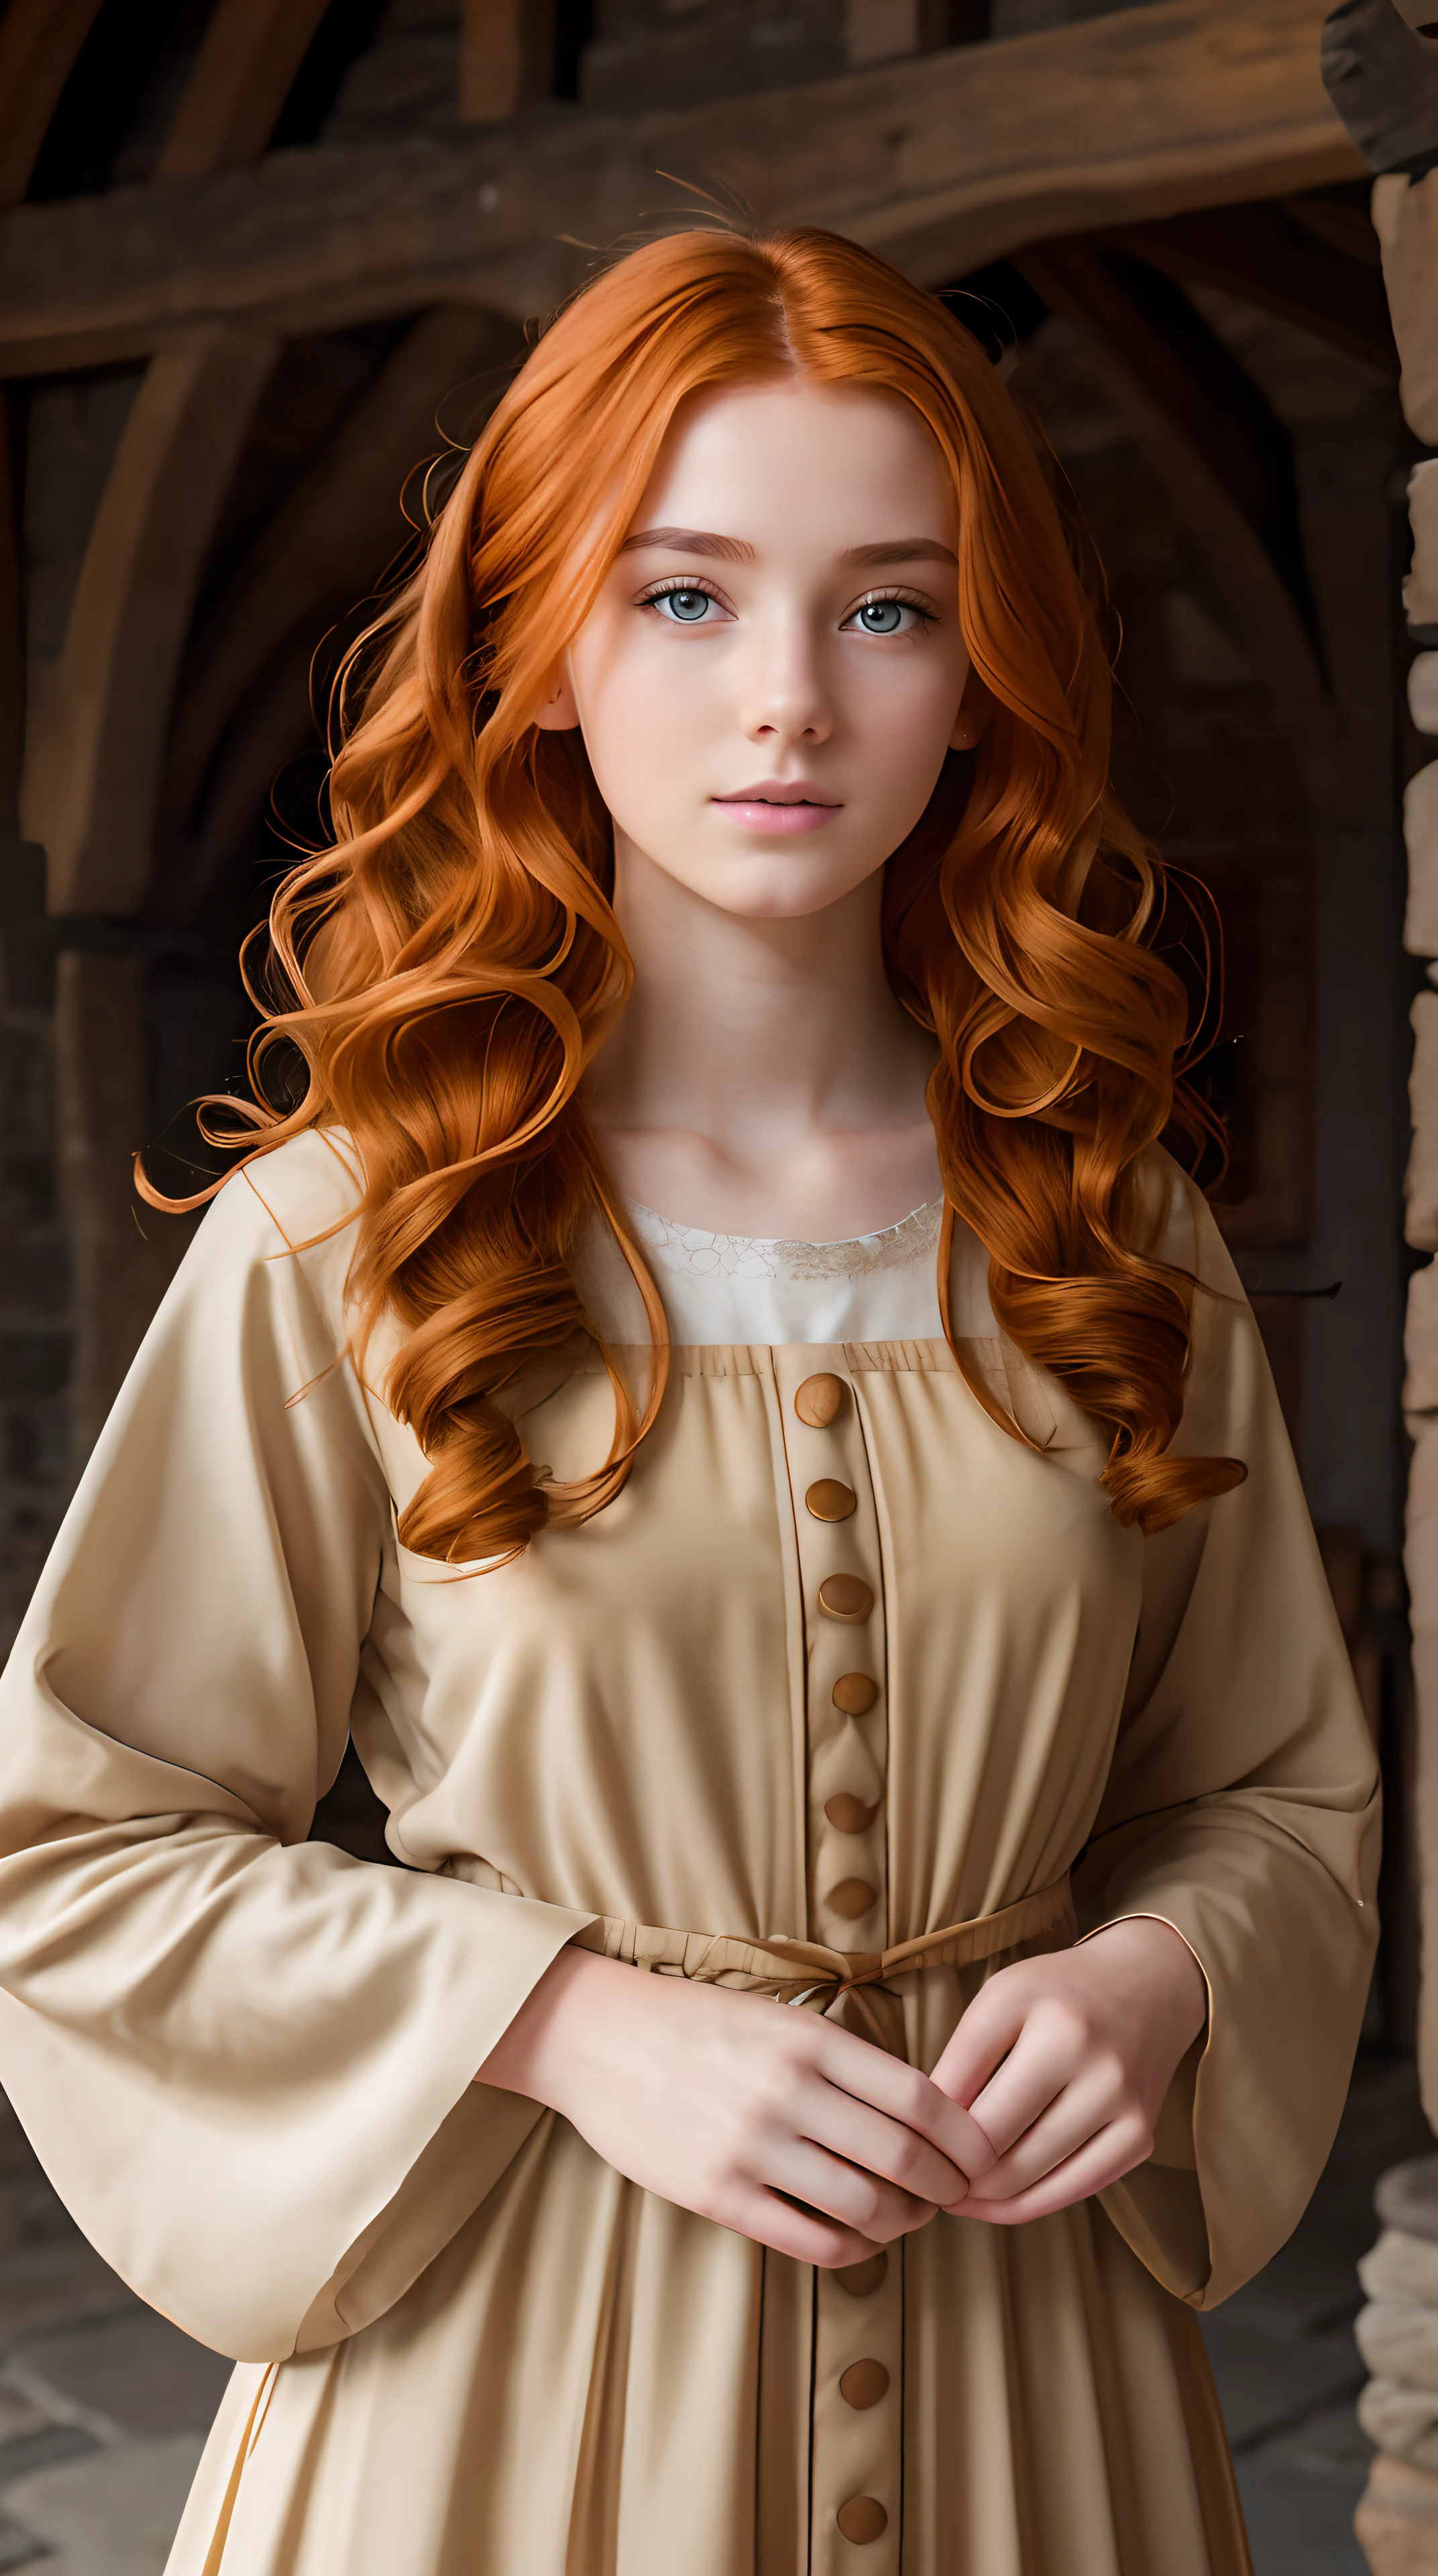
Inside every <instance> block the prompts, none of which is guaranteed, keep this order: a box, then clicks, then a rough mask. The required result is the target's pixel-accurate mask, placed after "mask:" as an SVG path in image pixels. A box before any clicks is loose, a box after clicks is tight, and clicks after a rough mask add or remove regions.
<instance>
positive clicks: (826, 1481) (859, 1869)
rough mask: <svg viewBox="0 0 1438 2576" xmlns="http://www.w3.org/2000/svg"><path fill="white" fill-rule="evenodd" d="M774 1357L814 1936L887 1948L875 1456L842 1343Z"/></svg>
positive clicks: (846, 1945) (854, 1946) (845, 1945)
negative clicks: (797, 1629)
mask: <svg viewBox="0 0 1438 2576" xmlns="http://www.w3.org/2000/svg"><path fill="white" fill-rule="evenodd" d="M774 1357H775V1374H776V1378H777V1380H778V1394H779V1401H780V1408H781V1413H782V1418H783V1423H784V1442H785V1449H786V1454H787V1457H788V1462H789V1477H790V1486H791V1490H792V1493H793V1497H794V1520H795V1526H796V1533H797V1537H798V1546H799V1567H800V1574H801V1578H802V1581H803V1587H804V1613H805V1627H806V1637H805V1651H806V1657H807V1677H808V1709H807V1718H808V1734H809V1891H808V1893H809V1934H810V1938H811V1939H814V1940H818V1941H823V1942H826V1943H827V1944H828V1945H829V1946H830V1947H831V1948H833V1949H840V1950H881V1949H882V1948H883V1946H884V1943H885V1941H886V1939H887V1937H888V1872H887V1858H886V1841H887V1837H886V1835H885V1831H884V1778H885V1771H886V1768H887V1754H888V1728H887V1722H886V1717H885V1699H884V1688H883V1683H884V1645H883V1603H882V1597H881V1574H880V1559H879V1528H878V1517H877V1514H876V1512H875V1509H874V1495H873V1484H872V1480H871V1477H870V1474H869V1462H868V1456H867V1452H866V1450H865V1447H864V1437H863V1430H862V1427H861V1424H860V1421H859V1411H858V1406H857V1404H856V1403H855V1400H854V1391H853V1387H852V1385H851V1383H850V1380H849V1374H848V1371H847V1368H846V1367H845V1364H844V1355H843V1351H842V1348H838V1349H825V1348H823V1347H820V1348H817V1349H814V1348H811V1349H807V1350H801V1349H794V1348H789V1349H781V1350H777V1351H776V1352H775V1355H774ZM841 1801H842V1802H845V1803H844V1804H843V1805H840V1804H839V1802H841ZM835 1807H837V1808H838V1820H836V1816H835V1814H834V1813H833V1812H831V1809H832V1808H835ZM860 1809H862V1810H863V1812H864V1816H865V1822H864V1823H863V1824H862V1825H859V1824H858V1823H857V1816H858V1811H859V1810H860Z"/></svg>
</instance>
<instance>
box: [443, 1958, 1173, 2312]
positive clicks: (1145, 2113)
mask: <svg viewBox="0 0 1438 2576" xmlns="http://www.w3.org/2000/svg"><path fill="white" fill-rule="evenodd" d="M1206 2004H1207V1996H1206V1989H1205V1986H1204V1981H1203V1976H1202V1973H1201V1971H1200V1970H1199V1968H1198V1965H1197V1963H1196V1961H1195V1959H1194V1957H1193V1954H1192V1952H1191V1951H1190V1950H1189V1948H1188V1946H1187V1944H1186V1943H1185V1942H1184V1941H1182V1940H1180V1938H1179V1936H1178V1934H1177V1933H1176V1932H1174V1931H1172V1930H1171V1929H1170V1927H1169V1926H1168V1925H1167V1924H1166V1923H1161V1922H1158V1921H1157V1920H1155V1919H1153V1918H1151V1917H1148V1916H1139V1917H1136V1918H1133V1919H1130V1920H1128V1921H1125V1922H1123V1923H1116V1924H1111V1925H1110V1926H1108V1927H1107V1929H1106V1930H1104V1931H1102V1932H1100V1933H1098V1934H1096V1935H1095V1936H1094V1937H1093V1938H1092V1939H1091V1940H1089V1941H1087V1942H1085V1943H1084V1944H1083V1945H1082V1946H1081V1947H1080V1948H1078V1949H1076V1950H1070V1951H1065V1952H1061V1953H1058V1954H1056V1955H1051V1956H1046V1957H1042V1958H1037V1959H1026V1960H1023V1961H1020V1962H1018V1963H1017V1964H1016V1965H1015V1966H1013V1967H1011V1968H1003V1969H1000V1971H999V1972H998V1974H997V1975H995V1976H994V1977H991V1978H990V1980H989V1981H988V1983H987V1984H986V1985H985V1986H984V1987H982V1988H981V1990H980V1992H979V1994H978V1995H977V1996H976V1997H975V1999H974V2001H973V2003H972V2004H970V2006H969V2008H968V2011H967V2012H966V2013H965V2015H964V2018H963V2020H962V2022H961V2023H960V2025H959V2027H958V2029H957V2031H956V2032H955V2033H954V2036H953V2038H952V2040H951V2041H950V2042H949V2045H948V2047H947V2048H946V2049H945V2051H944V2054H943V2056H942V2057H941V2058H940V2060H939V2063H938V2065H937V2066H936V2067H935V2068H934V2071H933V2074H932V2076H927V2075H923V2074H921V2073H920V2072H919V2071H918V2069H917V2068H915V2067H912V2066H907V2065H905V2064H904V2063H903V2062H902V2061H901V2060H900V2059H898V2058H894V2057H890V2056H888V2055H886V2053H885V2052H884V2050H882V2049H880V2048H876V2047H874V2046H872V2045H871V2044H870V2042H869V2041H867V2040H863V2039H857V2038H855V2037H854V2036H853V2035H852V2033H850V2032H848V2031H845V2030H840V2029H839V2028H838V2027H837V2026H836V2025H835V2024H834V2023H832V2022H829V2021H826V2020H824V2019H823V2018H822V2017H821V2016H820V2015H819V2014H817V2013H811V2012H806V2011H802V2010H800V2011H795V2010H792V2009H789V2008H787V2007H784V2006H780V2005H775V2004H770V2003H767V2002H762V2001H760V2000H759V1999H758V1998H756V1997H754V1996H752V1995H744V1994H734V1993H731V1992H729V1991H727V1990H726V1989H724V1988H721V1987H717V1986H704V1985H698V1984H690V1983H686V1981H685V1980H684V1979H682V1978H677V1977H674V1978H671V1977H662V1976H643V1975H639V1974H636V1972H635V1970H634V1969H633V1968H630V1967H626V1966H622V1965H621V1964H620V1963H619V1962H617V1961H615V1960H610V1959H601V1958H598V1957H596V1956H595V1955H593V1954H592V1953H590V1952H588V1951H582V1950H572V1949H570V1950H565V1951H563V1952H562V1953H561V1955H560V1957H559V1958H558V1959H556V1960H555V1961H554V1963H553V1965H552V1966H551V1967H550V1968H549V1969H548V1970H547V1971H546V1974H545V1976H544V1977H543V1978H542V1979H541V1980H540V1983H539V1985H538V1986H537V1987H536V1988H535V1990H534V1992H533V1994H532V1995H531V1996H530V1998H529V2000H528V2002H527V2003H526V2004H525V2005H524V2006H523V2007H522V2009H521V2011H520V2012H519V2014H518V2015H517V2016H516V2018H515V2020H514V2021H513V2022H512V2023H511V2024H510V2027H509V2029H508V2030H507V2031H506V2032H505V2034H504V2037H503V2038H502V2039H501V2041H500V2042H499V2045H498V2047H497V2048H496V2049H495V2050H494V2051H493V2053H492V2054H491V2056H490V2057H489V2058H487V2059H486V2061H485V2064H484V2065H483V2066H482V2067H481V2069H480V2072H479V2078H478V2080H479V2081H480V2082H481V2083H485V2084H493V2085H497V2086H499V2087H501V2088H502V2089H504V2090H506V2091H509V2092H516V2093H525V2094H528V2095H529V2096H530V2097H531V2098H532V2099H533V2100H535V2101H540V2102H544V2103H547V2104H549V2105H550V2106H551V2107H552V2108H553V2109H555V2110H557V2111H559V2112H560V2113H561V2114H562V2115H563V2117H564V2118H565V2119H567V2120H568V2121H569V2122H570V2123H571V2125H572V2126H573V2127H574V2128H576V2129H577V2130H578V2131H579V2133H580V2135H581V2136H582V2137H584V2138H586V2139H587V2140H588V2142H589V2144H590V2145H591V2146H592V2147H593V2148H594V2149H595V2151H596V2153H597V2154H599V2155H601V2156H603V2157H604V2158H605V2160H606V2162H608V2163H609V2164H611V2165H613V2166H615V2167H616V2168H617V2170H618V2171H619V2172H620V2173H623V2174H627V2175H628V2176H629V2178H630V2180H631V2181H633V2182H636V2183H640V2184H642V2185H643V2187H644V2189H645V2190H647V2191H653V2192H658V2193H660V2194H661V2195H662V2196H663V2197H664V2198H665V2199H667V2200H672V2201H676V2202H678V2203H679V2205H680V2206H681V2207H683V2208H686V2209H692V2210H696V2211H697V2212H698V2213H699V2214H700V2215H701V2216H702V2217H705V2218H711V2219H714V2220H716V2221H717V2222H718V2223H719V2224H720V2225H721V2226H725V2227H732V2228H735V2229H737V2230H738V2232H739V2233H740V2234H741V2235H744V2236H749V2237H752V2238H754V2239H755V2241H756V2242H757V2243H759V2244H761V2245H770V2246H773V2247H774V2248H775V2250H776V2251H777V2252H779V2253H781V2254H788V2255H792V2256H793V2257H794V2259H795V2260H796V2261H798V2262H801V2263H815V2264H819V2265H822V2266H824V2267H826V2268H833V2267H835V2266H837V2265H841V2264H845V2263H853V2262H858V2261H860V2260H862V2259H863V2257H864V2256H866V2255H868V2254H870V2253H872V2252H873V2250H874V2247H875V2246H876V2245H883V2244H887V2243H889V2242H891V2241H892V2239H894V2238H895V2237H898V2236H903V2235H905V2234H907V2233H909V2232H910V2231H911V2230H913V2229H914V2228H917V2227H922V2226H924V2225H926V2224H927V2222H928V2221H929V2220H930V2219H931V2218H933V2217H934V2216H935V2215H936V2214H937V2212H938V2211H939V2210H941V2209H942V2210H947V2211H949V2212H951V2213H955V2214H962V2215H963V2216H966V2217H970V2218H981V2219H986V2220H988V2221H989V2222H990V2223H992V2224H995V2225H999V2226H1016V2225H1018V2224H1019V2223H1020V2222H1021V2221H1023V2220H1026V2219H1030V2218H1041V2217H1044V2216H1046V2215H1047V2214H1048V2213H1049V2212H1050V2211H1052V2210H1056V2209H1063V2208H1066V2207H1067V2206H1068V2205H1069V2203H1070V2202H1072V2201H1077V2200H1084V2199H1087V2198H1088V2197H1089V2196H1090V2195H1091V2194H1092V2193H1094V2192H1096V2191H1102V2190H1103V2188H1104V2187H1105V2185H1106V2184H1108V2183H1111V2182H1116V2181H1117V2180H1118V2178H1119V2176H1120V2175H1121V2174H1125V2173H1128V2172H1129V2171H1130V2170H1131V2169H1132V2167H1133V2166H1134V2165H1136V2164H1140V2163H1142V2161H1143V2159H1144V2157H1145V2156H1147V2155H1148V2154H1149V2153H1150V2151H1151V2149H1152V2146H1153V2128H1154V2122H1155V2120H1156V2119H1157V2117H1158V2111H1159V2106H1160V2104H1161V2103H1162V2101H1163V2097H1164V2094H1165V2093H1166V2092H1167V2090H1168V2086H1169V2083H1170V2082H1171V2080H1172V2077H1173V2074H1174V2070H1175V2068H1176V2067H1177V2065H1178V2062H1179V2060H1180V2058H1181V2057H1182V2056H1183V2054H1184V2052H1185V2050H1186V2049H1187V2048H1188V2047H1189V2045H1190V2043H1191V2042H1192V2041H1193V2040H1194V2039H1195V2038H1196V2037H1197V2035H1198V2033H1199V2031H1200V2030H1201V2029H1202V2027H1203V2020H1204V2013H1205V2010H1206Z"/></svg>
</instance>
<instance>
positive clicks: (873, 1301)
mask: <svg viewBox="0 0 1438 2576" xmlns="http://www.w3.org/2000/svg"><path fill="white" fill-rule="evenodd" d="M627 1204H628V1208H629V1214H630V1217H631V1218H632V1220H633V1224H634V1230H635V1232H636V1234H637V1235H638V1237H639V1240H640V1242H641V1243H642V1244H643V1246H644V1249H645V1252H646V1253H647V1254H648V1256H649V1263H650V1267H651V1270H652V1272H653V1276H654V1284H655V1286H656V1287H657V1289H658V1290H659V1294H660V1296H661V1297H662V1298H663V1300H664V1308H665V1312H666V1314H667V1315H668V1318H669V1330H670V1333H671V1335H672V1337H673V1339H674V1340H675V1341H676V1342H773V1343H784V1342H885V1341H925V1340H928V1339H931V1338H935V1339H936V1338H937V1337H938V1336H939V1335H940V1333H941V1332H942V1329H943V1328H942V1325H941V1324H940V1321H939V1291H938V1272H937V1262H938V1247H939V1224H940V1220H941V1218H942V1216H943V1212H944V1203H943V1200H942V1199H930V1200H929V1201H928V1202H927V1203H926V1205H925V1206H923V1207H918V1208H915V1209H914V1210H913V1211H912V1213H911V1214H910V1215H908V1216H906V1217H901V1218H900V1220H899V1222H898V1224H897V1225H886V1226H884V1227H882V1228H881V1230H880V1231H879V1232H878V1233H877V1234H860V1235H855V1236H854V1237H853V1238H852V1239H851V1240H850V1241H848V1242H846V1243H798V1242H790V1241H788V1240H786V1239H785V1238H783V1237H779V1238H776V1239H774V1240H765V1239H763V1238H759V1237H754V1236H750V1235H741V1234H711V1233H710V1232H709V1231H708V1229H707V1227H704V1226H697V1225H680V1224H678V1223H676V1222H675V1221H674V1220H673V1219H672V1218H670V1217H664V1216H657V1215H656V1214H655V1212H654V1210H653V1209H652V1208H647V1207H641V1206H640V1205H639V1204H638V1203H637V1202H636V1201H635V1200H633V1199H631V1200H629V1201H628V1202H627Z"/></svg>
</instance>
